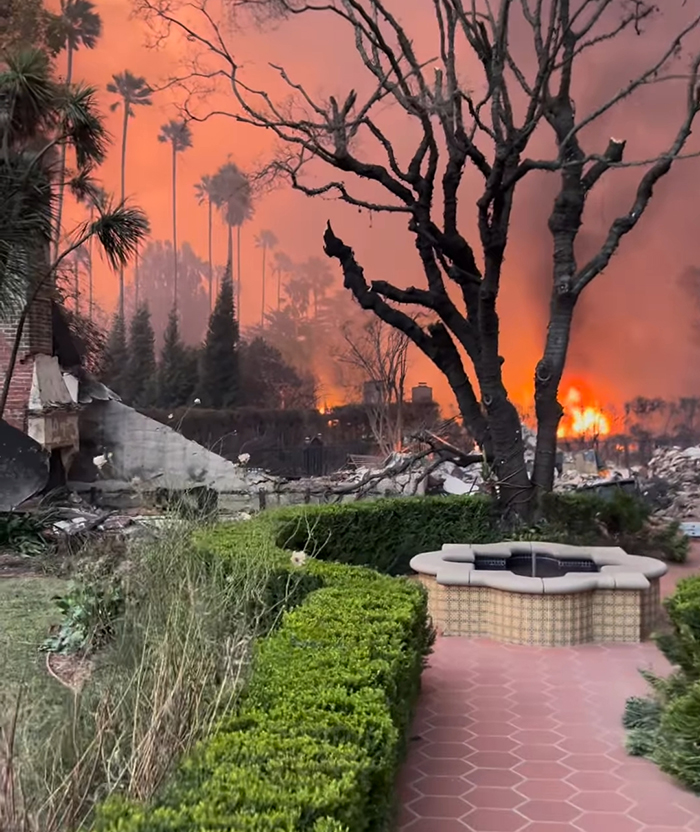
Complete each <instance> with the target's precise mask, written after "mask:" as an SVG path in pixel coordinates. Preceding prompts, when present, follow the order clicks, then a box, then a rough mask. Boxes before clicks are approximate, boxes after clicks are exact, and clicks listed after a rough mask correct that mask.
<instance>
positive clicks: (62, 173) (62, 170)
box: [54, 38, 73, 260]
mask: <svg viewBox="0 0 700 832" xmlns="http://www.w3.org/2000/svg"><path fill="white" fill-rule="evenodd" d="M66 64H67V65H66V84H68V85H70V83H71V81H72V79H73V47H72V46H71V43H70V38H69V40H68V50H67V53H66ZM67 152H68V146H67V145H66V143H65V142H63V144H62V145H61V161H60V164H59V168H58V177H59V178H58V199H57V201H56V202H57V204H56V239H55V241H54V242H55V247H54V260H55V259H56V258H57V257H58V252H59V250H60V247H61V226H62V219H63V196H64V191H65V187H66V185H65V179H66V154H67Z"/></svg>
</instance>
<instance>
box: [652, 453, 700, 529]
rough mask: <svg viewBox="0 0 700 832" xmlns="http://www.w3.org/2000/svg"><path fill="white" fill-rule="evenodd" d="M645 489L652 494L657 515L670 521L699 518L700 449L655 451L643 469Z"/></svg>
mask: <svg viewBox="0 0 700 832" xmlns="http://www.w3.org/2000/svg"><path fill="white" fill-rule="evenodd" d="M661 484H665V485H667V486H668V487H667V488H662V487H660V486H661ZM645 490H646V491H650V492H654V493H653V494H652V495H651V496H653V497H656V500H655V501H656V502H657V503H658V509H657V511H656V513H657V514H659V515H662V516H664V517H667V518H669V519H674V520H695V519H698V518H700V447H693V448H685V449H682V448H657V450H656V451H655V452H654V455H653V456H652V458H651V460H650V462H649V465H648V466H647V483H646V484H645Z"/></svg>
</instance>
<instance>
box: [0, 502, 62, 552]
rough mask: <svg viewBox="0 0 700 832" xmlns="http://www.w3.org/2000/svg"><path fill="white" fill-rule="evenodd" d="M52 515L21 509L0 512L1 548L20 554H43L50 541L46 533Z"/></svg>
mask: <svg viewBox="0 0 700 832" xmlns="http://www.w3.org/2000/svg"><path fill="white" fill-rule="evenodd" d="M49 522H50V515H49V514H46V513H44V512H40V513H38V514H37V513H34V512H27V513H26V514H25V513H23V512H19V511H12V512H9V513H0V548H2V549H5V550H10V551H11V552H17V553H18V554H20V555H41V554H44V552H46V550H47V549H48V546H49V543H48V541H47V539H46V537H45V535H44V532H45V530H46V527H47V525H48V524H49Z"/></svg>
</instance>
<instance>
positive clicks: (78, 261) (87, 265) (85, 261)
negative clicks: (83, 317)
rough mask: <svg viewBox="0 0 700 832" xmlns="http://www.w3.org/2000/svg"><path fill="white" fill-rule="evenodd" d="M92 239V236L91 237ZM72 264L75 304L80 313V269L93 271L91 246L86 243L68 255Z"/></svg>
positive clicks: (76, 310)
mask: <svg viewBox="0 0 700 832" xmlns="http://www.w3.org/2000/svg"><path fill="white" fill-rule="evenodd" d="M91 239H92V238H91ZM66 260H67V261H68V263H69V264H70V269H71V272H72V278H73V304H74V307H75V312H76V314H77V315H79V314H80V270H81V269H83V268H84V269H85V270H86V271H87V273H88V274H90V272H91V271H92V260H91V257H90V250H89V246H86V245H85V244H84V243H83V244H82V245H80V246H78V248H76V249H75V250H74V251H72V252H71V254H70V255H69V256H68V257H66Z"/></svg>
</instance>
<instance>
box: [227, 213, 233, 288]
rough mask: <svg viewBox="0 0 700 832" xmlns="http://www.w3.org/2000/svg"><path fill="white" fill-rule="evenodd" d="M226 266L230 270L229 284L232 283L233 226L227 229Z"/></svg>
mask: <svg viewBox="0 0 700 832" xmlns="http://www.w3.org/2000/svg"><path fill="white" fill-rule="evenodd" d="M228 266H229V268H230V269H231V283H233V226H232V225H229V227H228Z"/></svg>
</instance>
